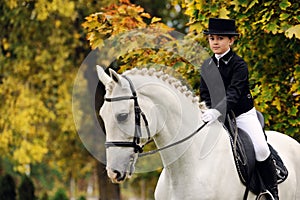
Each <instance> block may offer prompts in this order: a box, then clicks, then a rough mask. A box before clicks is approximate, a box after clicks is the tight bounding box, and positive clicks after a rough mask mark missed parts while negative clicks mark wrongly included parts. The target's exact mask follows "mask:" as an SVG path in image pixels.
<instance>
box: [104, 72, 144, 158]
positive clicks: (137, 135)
mask: <svg viewBox="0 0 300 200" xmlns="http://www.w3.org/2000/svg"><path fill="white" fill-rule="evenodd" d="M122 77H124V78H125V79H126V80H127V81H128V83H129V86H130V90H131V94H132V95H131V96H120V97H113V98H104V100H105V101H107V102H115V101H123V100H133V102H134V116H135V117H134V118H135V129H134V137H133V141H132V142H125V141H114V142H105V146H106V148H109V147H132V148H134V152H135V153H142V152H143V147H144V145H142V146H141V145H140V140H141V137H142V131H141V117H142V119H143V121H144V124H145V127H146V130H147V135H148V139H147V142H146V144H147V143H148V142H149V141H150V130H149V126H148V120H147V118H146V115H145V114H144V113H143V112H142V110H141V108H140V106H139V103H138V99H137V95H136V90H135V88H134V86H133V83H132V81H131V80H130V79H129V78H128V77H126V76H122Z"/></svg>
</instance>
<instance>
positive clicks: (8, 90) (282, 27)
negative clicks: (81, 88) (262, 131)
mask: <svg viewBox="0 0 300 200" xmlns="http://www.w3.org/2000/svg"><path fill="white" fill-rule="evenodd" d="M133 3H135V4H133ZM299 7H300V4H299V2H298V1H296V0H273V1H268V0H264V1H258V0H255V1H250V0H233V1H228V0H218V1H215V0H212V1H203V0H175V1H171V0H162V1H150V0H143V1H140V0H132V1H128V0H123V1H120V2H119V3H118V1H117V0H101V1H94V0H79V1H76V2H75V1H72V0H52V1H47V0H37V1H32V0H23V1H19V0H8V1H4V0H0V12H1V16H0V29H1V32H0V63H1V64H0V102H1V109H0V115H1V118H0V175H1V174H4V173H7V172H9V173H13V175H14V176H15V179H17V180H18V179H19V180H20V179H21V177H22V176H20V175H23V174H25V173H26V174H30V176H31V178H33V182H34V183H35V188H36V190H37V191H38V192H37V193H36V195H37V196H42V195H43V196H44V197H45V199H47V196H48V195H47V193H48V192H50V193H51V194H54V192H55V191H56V190H57V189H58V188H61V187H63V188H65V190H68V187H69V186H70V185H71V183H72V181H71V180H75V182H76V183H77V185H80V184H79V180H81V179H89V178H90V177H91V176H92V175H93V173H94V172H93V170H94V168H95V166H96V165H95V161H94V159H93V158H92V157H91V156H89V154H88V152H86V150H85V148H84V147H83V145H82V143H81V141H80V139H79V137H78V136H77V133H76V130H75V127H74V124H73V118H72V112H71V106H72V103H71V102H72V99H71V96H72V88H73V81H74V78H75V75H76V73H77V69H78V67H79V66H80V64H81V62H82V61H83V59H84V58H85V56H86V55H87V54H88V52H89V51H90V47H91V48H95V47H97V46H99V45H101V44H103V41H105V40H107V39H114V38H115V36H117V35H118V34H120V33H126V32H130V31H131V30H134V29H137V28H149V29H158V30H159V31H156V32H155V33H159V34H157V35H153V36H155V38H156V39H157V40H150V39H149V38H147V37H148V34H144V35H142V36H141V38H140V42H143V43H147V42H149V44H147V45H149V46H151V45H153V44H157V43H159V44H160V45H161V46H164V45H165V44H168V45H169V46H166V48H165V49H159V48H158V49H156V48H147V49H143V50H141V49H136V50H134V51H131V52H121V53H120V52H119V53H120V57H119V58H118V59H117V60H116V61H115V62H113V63H111V64H110V66H111V67H115V68H120V72H121V71H124V70H126V69H128V68H131V67H133V66H147V64H150V63H155V64H158V66H162V65H163V66H168V67H169V68H168V69H164V70H167V72H170V73H173V72H174V71H175V72H176V73H178V74H180V76H182V77H183V78H184V79H185V81H186V82H187V83H188V84H189V85H190V86H191V88H193V89H194V91H195V93H198V92H199V91H198V84H199V70H198V68H197V67H195V63H196V64H197V65H199V64H201V63H198V60H197V59H195V60H193V61H192V62H187V60H186V59H184V58H188V59H189V60H190V59H194V58H197V55H191V54H185V53H186V52H191V51H192V52H203V51H202V49H199V46H203V47H204V48H205V49H206V50H207V51H209V50H208V48H207V42H206V38H205V37H204V35H202V31H203V30H204V29H206V28H207V22H208V18H209V17H228V18H233V19H236V23H237V26H238V31H239V33H241V36H240V37H239V38H238V40H237V41H236V42H235V47H234V50H235V51H237V53H238V54H239V55H241V56H242V57H243V58H244V59H245V60H246V61H247V63H248V65H249V69H250V73H251V77H250V81H251V88H252V92H253V95H254V97H255V98H256V99H255V102H256V107H257V108H258V110H260V111H262V112H263V113H264V115H265V117H266V124H267V127H268V128H269V129H273V130H277V131H280V132H283V133H286V134H288V135H290V136H292V137H294V138H296V139H297V140H298V141H300V133H299V125H300V122H299V121H300V119H299V98H300V86H299V80H300V77H299V76H300V65H299V63H300V62H299V59H300V42H299V41H300V35H299V33H300V23H299V22H300V14H299V13H300V8H299ZM172 30H177V31H180V32H182V33H185V34H186V36H185V40H184V41H185V43H179V42H178V40H176V39H175V38H174V37H173V35H172V34H170V33H171V32H172ZM153 33H154V32H153ZM148 39H149V40H148ZM87 40H88V41H87ZM125 42H128V41H125ZM128 44H129V43H128ZM180 51H181V52H180ZM205 56H207V55H199V58H202V57H205ZM145 58H146V59H145ZM200 60H201V59H200ZM170 69H172V70H170ZM168 70H169V71H168ZM98 171H101V170H98ZM101 172H102V171H101ZM157 174H158V172H154V173H152V174H151V175H153V176H152V177H149V176H147V175H141V176H140V175H139V178H137V179H133V180H132V183H134V185H135V186H137V185H138V187H135V190H134V193H135V194H137V193H139V192H138V190H139V189H140V188H142V184H137V181H140V180H139V179H140V178H141V179H142V180H147V183H149V185H150V183H153V185H152V188H154V183H155V180H156V178H157V177H155V175H157ZM148 175H149V174H148ZM16 177H18V178H16ZM89 180H90V179H89ZM142 180H141V181H142ZM149 185H148V187H149ZM85 187H86V185H85ZM78 190H79V189H78ZM57 191H58V190H57ZM70 193H71V191H70V192H69V195H70ZM143 194H144V195H145V196H148V197H149V198H151V194H152V195H153V193H151V194H147V193H145V192H144V193H143ZM123 195H124V194H123Z"/></svg>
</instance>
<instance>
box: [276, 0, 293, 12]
mask: <svg viewBox="0 0 300 200" xmlns="http://www.w3.org/2000/svg"><path fill="white" fill-rule="evenodd" d="M291 5H292V4H291V3H290V2H289V1H288V0H283V1H282V2H281V3H280V4H279V7H280V8H281V10H286V9H287V8H288V7H290V6H291Z"/></svg>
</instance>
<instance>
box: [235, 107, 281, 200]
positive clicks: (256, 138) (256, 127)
mask: <svg viewBox="0 0 300 200" xmlns="http://www.w3.org/2000/svg"><path fill="white" fill-rule="evenodd" d="M236 123H237V126H238V127H239V128H241V129H243V130H244V131H246V132H247V133H248V134H249V136H250V138H251V140H252V142H253V146H254V151H255V157H256V160H257V161H258V163H259V164H258V166H259V167H258V170H259V172H260V174H261V176H262V179H263V181H264V183H265V185H266V187H267V189H268V190H269V191H270V192H271V193H272V195H273V196H274V198H275V199H276V200H277V199H278V189H277V175H276V168H275V165H274V162H273V159H272V158H271V156H270V155H271V152H270V149H269V146H268V143H267V141H266V138H265V135H264V132H263V130H262V127H261V125H260V122H259V120H258V118H257V114H256V110H255V108H253V109H251V110H250V111H248V112H246V113H243V114H241V115H240V116H238V117H237V118H236Z"/></svg>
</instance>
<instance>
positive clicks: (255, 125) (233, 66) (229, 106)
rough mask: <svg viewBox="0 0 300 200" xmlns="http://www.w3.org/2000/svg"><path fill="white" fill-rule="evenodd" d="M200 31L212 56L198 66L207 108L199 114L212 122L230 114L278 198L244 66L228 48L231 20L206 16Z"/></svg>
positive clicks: (231, 37) (231, 38) (233, 33)
mask: <svg viewBox="0 0 300 200" xmlns="http://www.w3.org/2000/svg"><path fill="white" fill-rule="evenodd" d="M203 33H204V34H205V35H207V37H208V41H209V46H210V49H211V50H212V52H213V53H214V55H213V56H212V57H211V58H209V59H208V60H207V61H206V62H204V64H203V66H202V69H201V82H200V97H201V101H204V102H205V103H206V105H207V106H208V107H210V109H208V110H206V111H205V112H204V113H203V116H202V119H203V121H205V122H209V123H212V122H213V121H215V120H217V119H218V118H221V117H223V118H224V116H226V115H227V113H229V112H233V113H234V115H235V116H236V124H237V127H238V128H241V129H243V130H244V131H246V132H247V133H248V134H249V136H250V138H251V140H252V142H253V145H254V151H255V157H256V160H257V168H258V170H259V172H260V174H261V177H262V179H263V182H264V183H265V185H266V188H267V189H268V190H269V192H271V193H272V195H273V197H274V199H275V200H278V199H279V197H278V189H277V175H276V168H275V165H274V162H273V159H272V156H271V152H270V150H269V147H268V144H267V142H266V139H265V136H264V133H263V130H262V127H261V125H260V122H259V120H258V118H257V114H256V110H255V108H254V105H253V99H252V96H251V93H250V89H249V81H248V67H247V64H246V63H245V61H244V60H243V59H242V58H241V57H239V56H238V55H237V54H235V53H234V52H233V51H232V49H231V45H232V44H233V42H234V40H235V36H238V35H239V34H238V33H237V32H236V27H235V20H231V19H220V18H210V19H209V27H208V30H206V31H204V32H203ZM212 63H213V65H214V66H215V67H214V68H216V71H218V73H219V75H220V76H221V78H220V80H221V81H222V84H221V85H218V83H217V81H216V79H215V80H211V79H214V78H211V77H213V76H212V75H211V74H212V73H213V71H210V70H212V68H213V67H212ZM210 68H211V69H210ZM209 77H210V78H209ZM217 87H223V88H224V89H223V90H224V97H220V95H221V94H222V92H218V88H217ZM212 88H214V89H212ZM219 89H220V88H219ZM215 90H217V92H215ZM219 91H221V90H219ZM213 98H215V99H213Z"/></svg>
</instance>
